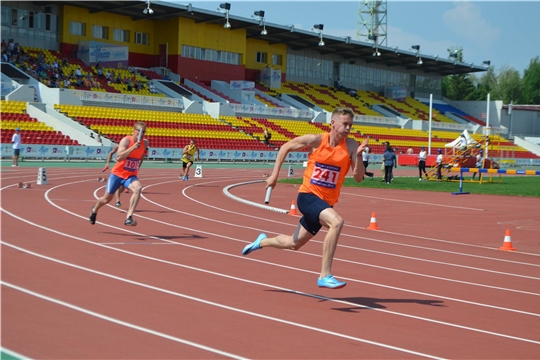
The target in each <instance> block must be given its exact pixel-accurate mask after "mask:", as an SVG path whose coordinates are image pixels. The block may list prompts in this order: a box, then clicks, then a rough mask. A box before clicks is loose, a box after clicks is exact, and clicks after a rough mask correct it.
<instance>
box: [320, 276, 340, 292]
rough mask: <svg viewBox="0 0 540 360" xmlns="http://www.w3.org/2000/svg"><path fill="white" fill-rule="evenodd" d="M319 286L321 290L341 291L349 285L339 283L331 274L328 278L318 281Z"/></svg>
mask: <svg viewBox="0 0 540 360" xmlns="http://www.w3.org/2000/svg"><path fill="white" fill-rule="evenodd" d="M317 285H318V286H319V287H320V288H328V289H341V288H342V287H344V286H345V285H347V283H346V282H341V281H339V280H338V279H336V278H335V277H334V276H333V275H332V274H330V275H327V276H325V277H323V278H322V279H318V280H317Z"/></svg>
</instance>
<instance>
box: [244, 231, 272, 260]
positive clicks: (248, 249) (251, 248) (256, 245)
mask: <svg viewBox="0 0 540 360" xmlns="http://www.w3.org/2000/svg"><path fill="white" fill-rule="evenodd" d="M266 238H267V236H266V234H265V233H261V234H259V236H257V239H256V240H255V241H254V242H252V243H251V244H248V245H247V246H246V247H245V248H244V250H242V255H247V254H249V253H250V252H252V251H255V250H259V249H260V248H261V241H262V240H263V239H266Z"/></svg>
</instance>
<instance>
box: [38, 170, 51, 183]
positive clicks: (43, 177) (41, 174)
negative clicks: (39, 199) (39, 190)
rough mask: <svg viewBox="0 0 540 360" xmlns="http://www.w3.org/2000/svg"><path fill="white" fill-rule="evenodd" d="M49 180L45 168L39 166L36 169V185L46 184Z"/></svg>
mask: <svg viewBox="0 0 540 360" xmlns="http://www.w3.org/2000/svg"><path fill="white" fill-rule="evenodd" d="M48 183H49V182H48V181H47V169H46V168H43V167H40V168H39V169H38V174H37V183H36V184H38V185H47V184H48Z"/></svg>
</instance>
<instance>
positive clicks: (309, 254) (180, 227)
mask: <svg viewBox="0 0 540 360" xmlns="http://www.w3.org/2000/svg"><path fill="white" fill-rule="evenodd" d="M64 185H65V184H64ZM64 185H58V186H56V187H61V186H64ZM52 190H53V189H50V191H52ZM96 191H97V190H96ZM46 196H48V192H47V195H46ZM47 201H49V200H48V198H47ZM49 203H51V205H53V206H54V207H56V208H58V209H60V210H62V211H64V212H67V213H69V214H71V215H74V216H76V217H80V218H84V217H83V216H80V215H78V214H75V213H73V212H71V211H68V210H65V209H63V208H61V207H59V206H57V205H56V204H54V203H52V202H51V201H49ZM4 211H5V210H4ZM11 215H12V216H15V215H13V214H11ZM197 217H199V218H203V217H200V216H197ZM143 218H145V219H148V220H150V221H154V222H157V223H160V224H164V225H168V226H171V227H176V228H179V229H183V230H189V231H195V232H199V233H204V234H207V235H211V236H217V237H222V238H224V239H227V240H232V241H240V242H242V243H246V241H243V240H239V239H236V238H231V237H226V236H222V235H219V234H215V233H208V232H204V231H201V230H196V229H191V228H186V227H183V226H179V225H176V224H171V223H166V222H163V221H159V220H156V219H152V218H146V217H143ZM205 219H208V218H205ZM208 220H211V219H208ZM98 223H99V224H102V225H104V226H108V227H112V228H114V229H118V230H120V231H124V232H128V233H132V234H134V235H138V236H146V235H144V234H139V233H136V232H132V231H128V230H125V229H122V228H118V227H114V226H112V225H106V224H103V223H100V222H98ZM36 226H39V225H36ZM250 229H251V228H250ZM149 237H150V238H154V239H156V240H159V241H164V242H168V243H173V244H178V245H182V246H186V247H190V248H194V249H197V250H202V251H207V252H214V251H212V250H209V249H205V248H200V247H196V246H192V245H187V244H182V243H177V242H174V241H170V240H165V239H161V238H156V237H151V236H149ZM355 249H356V248H355ZM296 252H297V253H299V254H303V255H308V256H315V257H320V255H316V254H312V253H307V252H303V251H296ZM214 253H218V254H225V253H221V252H214ZM227 255H229V256H234V255H230V254H227ZM250 260H252V259H250ZM335 260H338V261H343V262H347V263H353V264H357V265H364V266H369V267H377V266H376V265H371V264H367V263H360V262H355V261H350V260H345V259H341V258H336V259H335ZM256 261H260V260H256ZM263 263H265V264H271V265H274V266H283V265H279V264H272V263H268V262H263ZM297 270H299V269H297ZM389 270H390V271H396V272H402V273H406V272H405V271H402V270H398V269H392V268H390V269H389ZM299 271H303V270H299ZM312 273H315V272H312ZM412 274H413V275H418V276H424V277H432V276H430V275H425V274H415V273H412ZM432 278H435V279H440V280H445V281H451V282H457V283H463V284H467V285H472V286H479V287H486V288H493V289H497V290H504V291H511V292H516V293H524V294H530V295H535V296H538V294H536V293H531V292H524V291H520V290H515V289H508V288H499V287H491V286H489V285H484V284H477V283H468V282H461V281H459V280H454V279H447V278H439V277H432ZM347 279H349V280H350V281H356V282H360V283H364V284H369V285H373V286H378V287H385V288H390V289H394V290H399V291H404V292H409V293H414V294H421V295H427V296H432V297H437V298H442V299H447V300H452V301H457V302H463V303H467V304H472V305H477V306H484V307H491V308H496V309H502V310H506V311H512V312H520V313H524V314H529V315H531V314H533V313H528V312H522V311H519V310H515V309H509V308H502V307H498V306H493V305H488V304H482V303H477V302H473V301H467V300H462V299H457V298H450V297H445V296H440V295H435V294H428V293H423V292H417V291H413V290H409V289H404V288H398V287H393V286H387V285H383V284H377V283H371V282H367V281H361V280H357V279H351V278H347ZM533 315H535V316H536V314H533Z"/></svg>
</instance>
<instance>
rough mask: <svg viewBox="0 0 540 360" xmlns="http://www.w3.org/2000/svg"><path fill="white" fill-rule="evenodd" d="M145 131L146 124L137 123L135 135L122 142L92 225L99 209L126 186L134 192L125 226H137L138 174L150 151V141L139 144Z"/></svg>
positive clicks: (134, 128)
mask: <svg viewBox="0 0 540 360" xmlns="http://www.w3.org/2000/svg"><path fill="white" fill-rule="evenodd" d="M145 131H146V124H145V123H144V122H142V121H137V122H136V123H135V125H134V126H133V134H132V135H131V136H126V137H124V138H123V139H122V140H120V143H119V144H118V145H119V146H118V151H117V153H116V161H117V162H116V164H115V165H114V166H113V168H112V170H111V174H110V176H109V180H108V181H107V186H106V188H105V194H104V195H103V196H102V197H101V198H100V199H99V200H98V201H97V203H96V205H94V206H93V207H92V210H91V211H90V218H89V220H90V224H92V225H94V224H95V223H96V218H97V214H98V211H99V209H100V208H101V207H103V206H104V205H107V204H108V203H109V202H110V201H111V200H112V198H113V196H114V193H115V192H116V191H117V190H118V189H119V188H120V186H124V187H125V188H129V189H130V190H131V192H132V195H131V199H130V201H129V209H128V211H127V214H126V220H125V221H124V225H126V226H136V225H137V222H136V221H135V220H133V217H132V216H133V213H134V212H135V208H136V207H137V204H138V202H139V198H140V197H141V188H142V185H141V182H140V181H139V179H138V178H137V174H138V171H139V167H140V164H141V162H142V160H143V157H144V155H145V153H146V150H147V149H148V140H146V139H144V138H143V139H142V142H139V141H138V137H139V134H140V133H141V132H142V136H144V132H145ZM128 157H129V160H128Z"/></svg>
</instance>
